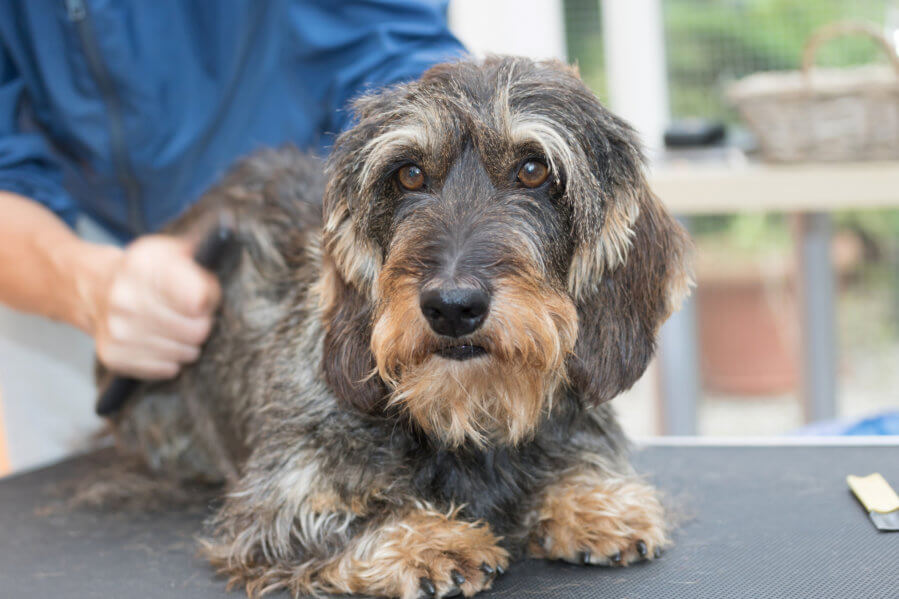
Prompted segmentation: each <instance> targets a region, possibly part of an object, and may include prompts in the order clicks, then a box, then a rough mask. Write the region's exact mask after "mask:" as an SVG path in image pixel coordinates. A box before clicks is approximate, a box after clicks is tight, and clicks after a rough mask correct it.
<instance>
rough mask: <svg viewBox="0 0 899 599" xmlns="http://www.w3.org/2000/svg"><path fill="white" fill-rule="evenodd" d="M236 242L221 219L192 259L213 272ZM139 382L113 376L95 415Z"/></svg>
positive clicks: (115, 406)
mask: <svg viewBox="0 0 899 599" xmlns="http://www.w3.org/2000/svg"><path fill="white" fill-rule="evenodd" d="M238 244H239V241H238V239H237V236H236V234H235V233H234V227H233V225H231V224H229V223H227V222H224V220H223V222H222V223H220V224H219V226H218V227H216V228H215V230H213V231H212V232H211V233H209V235H207V236H206V238H205V239H203V241H202V242H201V243H200V245H199V246H197V250H196V252H194V260H195V261H196V263H197V264H199V265H200V266H202V267H203V268H205V269H206V270H211V271H213V272H215V271H217V270H218V268H219V267H220V266H221V265H222V264H223V263H224V262H225V259H226V258H227V257H228V256H229V255H231V253H232V251H233V249H234V248H236V247H237V246H238ZM140 382H141V381H139V380H138V379H134V378H131V377H125V376H117V377H115V378H114V379H113V380H112V382H110V383H109V386H107V387H106V389H105V390H104V391H103V393H102V394H101V395H100V398H99V399H98V400H97V407H96V412H97V415H99V416H109V415H111V414H113V413H115V412H116V411H118V410H119V408H121V407H122V405H124V403H125V402H126V401H127V400H128V398H129V397H130V396H131V394H132V393H134V390H135V389H136V388H137V386H138V385H139V384H140Z"/></svg>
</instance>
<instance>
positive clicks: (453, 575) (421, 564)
mask: <svg viewBox="0 0 899 599" xmlns="http://www.w3.org/2000/svg"><path fill="white" fill-rule="evenodd" d="M453 516H454V514H441V513H440V512H436V511H432V510H416V511H414V512H412V513H410V514H408V515H406V516H404V517H402V518H400V519H397V520H395V521H393V522H391V523H389V524H386V525H385V526H383V527H382V528H379V529H377V530H375V531H373V532H372V533H369V534H366V535H363V536H362V537H361V538H359V539H357V541H356V542H354V544H353V547H352V548H351V549H349V550H348V552H347V553H346V554H344V556H342V557H341V559H340V560H339V561H338V562H337V563H336V564H334V565H333V566H332V567H330V568H328V572H327V573H326V578H327V579H329V581H330V582H331V585H332V586H333V587H336V588H338V589H340V590H341V591H344V592H352V593H360V594H365V595H377V596H382V597H401V598H402V599H417V598H419V597H454V596H456V595H460V594H461V595H465V596H466V597H471V596H472V595H474V594H475V593H477V592H479V591H482V590H484V589H488V588H490V586H491V585H492V583H493V579H494V578H495V577H496V576H497V575H498V574H502V573H503V572H504V571H505V568H507V567H508V565H509V554H508V552H507V551H506V550H505V549H503V548H502V547H500V546H499V544H498V542H499V538H498V537H496V536H495V535H494V534H493V533H492V532H491V531H490V528H489V527H488V526H487V525H486V524H483V523H472V522H465V521H462V520H458V519H456V518H454V517H453Z"/></svg>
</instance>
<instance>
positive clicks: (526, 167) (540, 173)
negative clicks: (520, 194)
mask: <svg viewBox="0 0 899 599" xmlns="http://www.w3.org/2000/svg"><path fill="white" fill-rule="evenodd" d="M548 177H549V167H547V166H546V165H545V164H544V163H542V162H540V161H539V160H528V161H527V162H525V163H524V164H522V165H521V168H520V169H518V180H519V181H521V183H522V185H524V186H525V187H531V188H533V187H540V186H541V185H543V183H544V182H545V181H546V179H547V178H548Z"/></svg>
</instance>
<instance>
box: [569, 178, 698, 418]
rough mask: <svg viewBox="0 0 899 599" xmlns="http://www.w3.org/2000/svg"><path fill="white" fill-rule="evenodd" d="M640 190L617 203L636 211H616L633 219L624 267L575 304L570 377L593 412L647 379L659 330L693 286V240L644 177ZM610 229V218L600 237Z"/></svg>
mask: <svg viewBox="0 0 899 599" xmlns="http://www.w3.org/2000/svg"><path fill="white" fill-rule="evenodd" d="M637 185H638V187H637V189H628V190H627V192H621V193H618V194H616V196H617V197H615V198H614V201H616V202H634V203H635V206H634V207H627V208H623V207H619V209H625V211H627V212H634V213H636V218H635V220H633V221H632V224H631V225H630V227H629V233H630V236H629V240H627V239H626V240H625V241H629V242H628V243H627V245H626V247H624V248H620V254H619V256H620V263H618V264H617V265H615V266H614V267H609V266H606V268H605V269H604V272H602V274H601V275H597V279H596V280H593V281H590V283H591V284H589V285H587V284H585V285H584V286H583V288H581V289H580V295H579V297H577V298H576V303H577V306H578V317H579V326H580V328H579V331H578V341H577V344H576V346H575V354H574V356H572V358H571V359H570V360H569V377H570V380H571V384H572V386H573V387H574V389H576V390H577V391H579V395H580V397H582V398H583V401H584V402H586V403H588V404H594V405H595V404H597V403H600V402H603V401H606V400H609V399H612V398H613V397H615V396H616V395H618V394H619V393H621V392H622V391H624V390H626V389H628V388H630V386H631V385H633V384H634V382H636V380H637V379H638V378H639V377H640V376H641V375H642V374H643V371H644V370H645V369H646V366H647V364H648V363H649V360H650V358H651V357H652V354H653V352H654V351H655V340H656V334H657V333H658V330H659V327H660V326H661V324H662V323H663V322H664V321H665V320H666V319H667V318H668V316H669V315H670V314H671V313H672V312H673V311H675V310H677V309H678V308H679V307H680V304H681V302H682V301H683V299H684V298H685V297H686V296H687V294H688V293H689V289H690V286H691V284H692V280H691V268H690V264H689V262H690V257H691V253H692V252H691V250H692V243H691V241H690V239H689V236H688V235H687V233H686V232H685V231H684V229H683V227H681V226H680V224H679V223H678V222H677V221H676V220H674V218H672V217H671V215H670V214H669V213H668V211H667V210H666V209H665V207H664V206H662V204H661V202H659V200H658V199H657V198H656V197H655V196H654V195H653V194H652V192H651V191H650V189H649V187H648V185H647V184H646V182H645V180H643V178H642V176H640V177H639V183H638V184H637ZM609 224H610V223H609V221H608V218H607V219H606V220H605V222H604V223H603V227H602V229H601V231H600V236H601V237H603V236H607V235H609V227H608V225H609ZM615 243H616V240H610V239H608V238H604V239H600V240H598V242H597V243H595V244H594V246H595V247H594V249H593V250H592V251H595V252H603V251H607V249H608V248H609V247H612V246H615ZM601 258H602V257H601V256H584V255H582V254H578V253H576V254H575V258H574V262H577V261H578V260H588V261H590V262H591V263H592V264H596V263H598V261H599V260H600V259H601ZM577 267H578V265H577V264H573V265H572V268H577ZM581 267H582V268H583V265H581ZM595 274H596V273H595ZM583 282H584V283H586V281H583Z"/></svg>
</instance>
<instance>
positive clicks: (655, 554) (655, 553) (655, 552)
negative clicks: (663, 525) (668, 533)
mask: <svg viewBox="0 0 899 599" xmlns="http://www.w3.org/2000/svg"><path fill="white" fill-rule="evenodd" d="M652 556H653V557H655V558H660V557H662V550H661V549H659V548H658V547H656V548H655V549H653V550H652Z"/></svg>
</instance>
